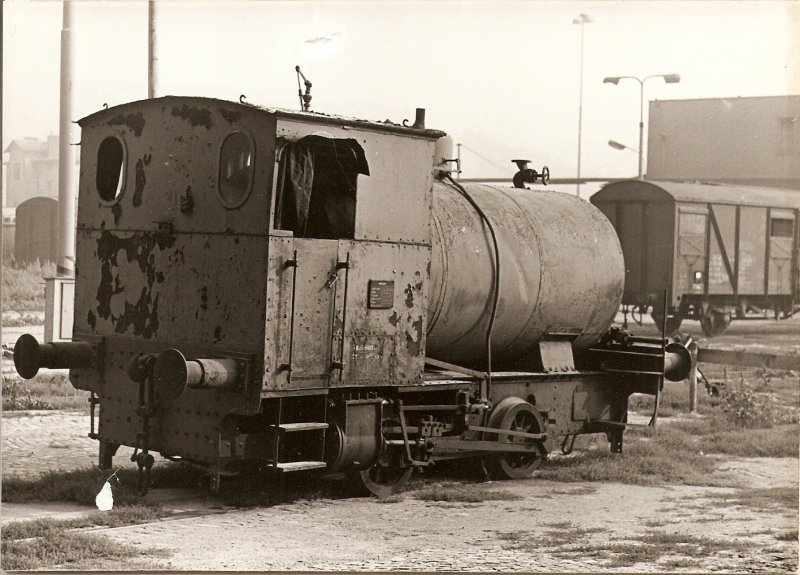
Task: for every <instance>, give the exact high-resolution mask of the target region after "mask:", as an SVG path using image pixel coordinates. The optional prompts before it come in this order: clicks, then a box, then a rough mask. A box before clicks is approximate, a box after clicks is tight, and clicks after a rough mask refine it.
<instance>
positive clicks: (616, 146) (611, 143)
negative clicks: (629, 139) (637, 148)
mask: <svg viewBox="0 0 800 575" xmlns="http://www.w3.org/2000/svg"><path fill="white" fill-rule="evenodd" d="M608 145H609V146H611V147H612V148H614V149H615V150H624V149H625V148H626V146H625V144H620V143H619V142H615V141H614V140H609V141H608Z"/></svg>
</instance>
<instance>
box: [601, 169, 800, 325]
mask: <svg viewBox="0 0 800 575" xmlns="http://www.w3.org/2000/svg"><path fill="white" fill-rule="evenodd" d="M591 202H592V203H593V204H594V205H595V206H597V207H598V208H600V210H601V211H602V212H603V213H604V214H605V215H606V217H607V218H608V219H609V220H610V221H611V223H612V225H613V226H614V228H615V229H616V231H617V234H618V235H619V239H620V243H621V244H622V251H623V254H624V258H625V292H624V295H623V298H622V303H623V306H627V307H628V309H631V310H632V311H634V312H636V311H640V312H645V311H646V310H647V309H648V308H652V310H653V311H652V313H653V314H654V319H655V320H656V324H658V325H661V322H662V317H661V314H662V313H663V312H662V311H661V309H662V307H663V306H662V303H661V302H662V298H663V295H662V294H663V291H664V290H666V291H667V293H668V310H667V314H668V316H667V330H668V331H670V332H672V331H674V330H677V329H678V328H679V327H680V324H681V321H682V320H684V319H694V320H699V321H700V325H701V326H702V329H703V332H704V333H705V334H706V335H707V336H709V337H713V336H715V335H719V334H720V333H722V332H723V331H724V330H725V329H726V328H727V327H728V325H729V324H730V322H731V320H732V319H744V318H746V317H748V313H749V312H759V314H760V317H763V315H764V313H765V312H770V313H771V314H774V317H775V318H776V319H777V318H787V317H789V316H791V315H792V313H793V312H794V311H795V310H796V306H797V304H798V291H799V289H798V282H799V281H800V279H799V278H800V276H799V275H798V211H800V191H797V190H783V189H776V188H755V187H749V186H748V187H745V186H731V185H727V184H726V185H722V184H706V183H703V184H701V183H690V182H667V181H658V182H650V181H639V180H625V181H619V182H614V183H611V184H608V185H606V186H604V187H603V189H601V190H600V191H599V192H597V193H596V194H594V196H592V198H591Z"/></svg>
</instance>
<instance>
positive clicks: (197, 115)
mask: <svg viewBox="0 0 800 575" xmlns="http://www.w3.org/2000/svg"><path fill="white" fill-rule="evenodd" d="M172 115H173V116H177V117H178V118H182V119H184V120H186V121H187V122H189V123H190V124H191V125H192V126H205V127H206V129H209V130H210V129H211V126H212V125H213V124H212V122H211V111H210V110H208V109H207V108H196V107H194V106H188V105H186V104H184V105H183V106H182V107H181V108H178V107H177V106H173V107H172Z"/></svg>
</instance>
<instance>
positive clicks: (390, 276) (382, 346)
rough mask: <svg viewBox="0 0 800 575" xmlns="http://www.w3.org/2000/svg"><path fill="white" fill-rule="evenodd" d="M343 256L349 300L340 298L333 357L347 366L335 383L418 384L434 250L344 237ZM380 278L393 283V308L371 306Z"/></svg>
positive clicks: (426, 247) (340, 246)
mask: <svg viewBox="0 0 800 575" xmlns="http://www.w3.org/2000/svg"><path fill="white" fill-rule="evenodd" d="M339 260H340V261H349V268H348V269H347V273H346V274H345V276H344V277H343V278H342V279H343V280H345V281H346V282H347V286H346V293H347V301H346V304H345V302H344V301H343V300H339V303H338V304H337V308H336V313H337V317H336V320H335V324H334V325H335V326H336V328H338V330H335V331H334V346H333V347H334V361H341V363H342V364H343V370H342V372H341V376H340V377H336V376H333V377H332V378H331V386H338V385H386V384H392V385H407V384H416V383H419V382H420V381H421V380H422V371H423V364H424V357H425V330H426V327H427V325H426V324H427V311H428V303H427V293H428V291H427V290H428V286H427V284H428V279H429V272H428V262H429V261H430V248H429V247H428V246H415V245H408V244H386V243H377V242H361V241H346V240H342V241H340V242H339ZM340 281H341V280H340ZM375 281H381V282H394V286H395V289H394V290H393V303H392V306H391V307H390V308H387V307H381V308H370V307H369V297H370V289H369V286H370V282H375ZM339 290H340V291H342V286H340V287H339ZM342 330H344V344H343V345H342V340H341V337H342ZM338 350H341V351H338Z"/></svg>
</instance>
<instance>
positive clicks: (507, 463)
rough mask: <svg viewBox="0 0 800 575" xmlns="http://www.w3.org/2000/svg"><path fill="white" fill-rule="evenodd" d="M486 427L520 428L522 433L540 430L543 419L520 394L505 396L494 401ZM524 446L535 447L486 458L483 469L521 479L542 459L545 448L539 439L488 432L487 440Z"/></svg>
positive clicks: (494, 474)
mask: <svg viewBox="0 0 800 575" xmlns="http://www.w3.org/2000/svg"><path fill="white" fill-rule="evenodd" d="M489 427H492V428H495V429H507V430H509V431H522V432H525V433H542V432H543V431H544V422H543V420H542V416H541V415H540V414H539V411H538V410H537V409H536V408H535V407H534V406H533V405H531V404H530V403H528V402H527V401H525V400H523V399H521V398H519V397H507V398H506V399H504V400H503V401H501V402H500V403H498V404H497V406H496V407H495V409H494V412H493V413H492V415H491V416H490V417H489ZM498 436H499V440H500V441H503V442H510V443H517V444H523V445H535V446H536V450H535V451H533V452H526V453H500V454H497V455H492V456H490V457H488V458H487V460H486V468H487V470H488V471H489V473H491V474H492V475H493V476H494V477H496V478H498V479H523V478H525V477H529V476H530V475H531V474H532V473H533V472H534V471H536V470H537V469H539V467H540V466H541V465H542V463H543V462H544V460H545V458H546V457H547V451H546V450H545V448H544V446H543V445H542V442H541V441H538V440H535V439H530V438H527V437H516V436H513V435H506V436H503V434H502V433H490V434H487V439H488V440H489V441H491V440H497V439H498Z"/></svg>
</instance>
